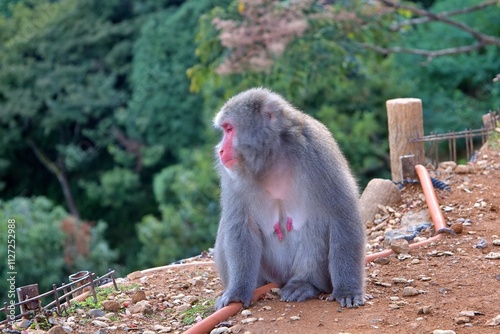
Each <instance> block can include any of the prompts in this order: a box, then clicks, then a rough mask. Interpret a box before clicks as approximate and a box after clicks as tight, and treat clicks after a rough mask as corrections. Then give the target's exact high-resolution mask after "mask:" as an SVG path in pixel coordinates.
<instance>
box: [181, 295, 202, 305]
mask: <svg viewBox="0 0 500 334" xmlns="http://www.w3.org/2000/svg"><path fill="white" fill-rule="evenodd" d="M184 300H185V301H186V303H188V304H189V305H194V304H196V303H197V302H198V301H199V300H200V299H199V298H198V297H196V296H187V297H186V298H185V299H184Z"/></svg>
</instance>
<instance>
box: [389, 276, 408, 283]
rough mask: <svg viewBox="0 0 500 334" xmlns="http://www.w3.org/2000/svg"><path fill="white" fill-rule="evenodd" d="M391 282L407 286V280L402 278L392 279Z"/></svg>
mask: <svg viewBox="0 0 500 334" xmlns="http://www.w3.org/2000/svg"><path fill="white" fill-rule="evenodd" d="M392 282H393V283H395V284H408V280H407V279H406V278H404V277H394V278H393V279H392Z"/></svg>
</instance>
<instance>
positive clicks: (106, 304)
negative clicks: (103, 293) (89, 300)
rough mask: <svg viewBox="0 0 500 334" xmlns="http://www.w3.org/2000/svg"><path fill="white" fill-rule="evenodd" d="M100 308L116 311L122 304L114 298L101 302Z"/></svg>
mask: <svg viewBox="0 0 500 334" xmlns="http://www.w3.org/2000/svg"><path fill="white" fill-rule="evenodd" d="M102 308H103V309H104V310H105V311H110V312H118V311H119V310H120V309H121V308H122V306H121V305H120V303H119V302H117V301H116V300H105V301H103V302H102ZM103 313H104V312H103Z"/></svg>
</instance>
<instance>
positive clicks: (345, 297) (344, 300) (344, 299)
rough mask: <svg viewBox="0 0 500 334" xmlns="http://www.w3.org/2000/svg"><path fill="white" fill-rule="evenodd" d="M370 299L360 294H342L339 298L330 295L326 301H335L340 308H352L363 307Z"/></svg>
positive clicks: (368, 296)
mask: <svg viewBox="0 0 500 334" xmlns="http://www.w3.org/2000/svg"><path fill="white" fill-rule="evenodd" d="M371 298H372V296H370V295H365V294H364V293H360V294H349V293H347V294H342V295H341V296H338V295H334V293H332V294H331V295H330V297H329V298H328V300H330V301H333V300H336V301H338V302H339V303H340V306H342V307H348V308H352V307H359V306H363V305H365V301H366V300H367V299H371Z"/></svg>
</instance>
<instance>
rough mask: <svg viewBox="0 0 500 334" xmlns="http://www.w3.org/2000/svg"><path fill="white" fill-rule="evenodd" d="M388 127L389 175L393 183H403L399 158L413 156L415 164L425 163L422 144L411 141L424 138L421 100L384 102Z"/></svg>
mask: <svg viewBox="0 0 500 334" xmlns="http://www.w3.org/2000/svg"><path fill="white" fill-rule="evenodd" d="M386 107H387V122H388V126H389V149H390V155H391V175H392V180H393V181H395V182H400V181H403V175H402V168H401V161H400V157H401V156H405V155H414V156H415V164H424V163H425V153H424V143H423V142H412V139H417V138H422V137H423V136H424V120H423V113H422V100H420V99H413V98H405V99H394V100H388V101H387V102H386Z"/></svg>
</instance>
